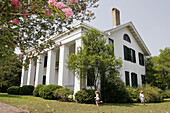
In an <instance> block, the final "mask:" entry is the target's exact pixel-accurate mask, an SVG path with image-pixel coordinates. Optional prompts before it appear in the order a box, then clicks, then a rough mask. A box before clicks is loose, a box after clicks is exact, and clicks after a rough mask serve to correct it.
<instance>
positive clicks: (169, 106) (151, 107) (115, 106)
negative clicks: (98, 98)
mask: <svg viewBox="0 0 170 113" xmlns="http://www.w3.org/2000/svg"><path fill="white" fill-rule="evenodd" d="M0 102H2V103H6V104H8V105H11V106H15V107H17V108H21V109H24V110H28V111H31V113H37V112H38V113H170V98H169V99H166V100H165V102H162V103H146V105H147V106H143V104H141V103H109V104H100V106H98V107H97V106H95V105H94V104H79V103H76V102H59V101H56V100H45V99H42V98H40V97H34V96H19V95H8V94H6V93H0Z"/></svg>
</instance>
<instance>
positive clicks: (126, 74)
mask: <svg viewBox="0 0 170 113" xmlns="http://www.w3.org/2000/svg"><path fill="white" fill-rule="evenodd" d="M125 79H126V86H128V85H130V83H129V72H128V71H125Z"/></svg>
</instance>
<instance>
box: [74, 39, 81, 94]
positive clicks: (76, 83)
mask: <svg viewBox="0 0 170 113" xmlns="http://www.w3.org/2000/svg"><path fill="white" fill-rule="evenodd" d="M75 42H76V44H75V54H77V48H78V47H82V41H81V39H78V40H76V41H75ZM80 89H81V84H80V77H79V75H78V74H77V73H75V80H74V94H75V93H76V92H77V91H79V90H80Z"/></svg>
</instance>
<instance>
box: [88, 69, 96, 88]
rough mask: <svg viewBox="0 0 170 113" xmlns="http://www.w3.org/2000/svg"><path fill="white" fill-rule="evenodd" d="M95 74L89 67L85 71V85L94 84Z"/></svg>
mask: <svg viewBox="0 0 170 113" xmlns="http://www.w3.org/2000/svg"><path fill="white" fill-rule="evenodd" d="M94 80H95V74H94V69H93V68H91V69H89V70H88V71H87V86H94Z"/></svg>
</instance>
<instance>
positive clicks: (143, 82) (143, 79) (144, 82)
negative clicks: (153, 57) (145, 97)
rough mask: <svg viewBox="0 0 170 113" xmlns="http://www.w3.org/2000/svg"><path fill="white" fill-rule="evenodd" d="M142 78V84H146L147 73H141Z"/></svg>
mask: <svg viewBox="0 0 170 113" xmlns="http://www.w3.org/2000/svg"><path fill="white" fill-rule="evenodd" d="M141 79H142V84H146V81H145V75H141Z"/></svg>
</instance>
